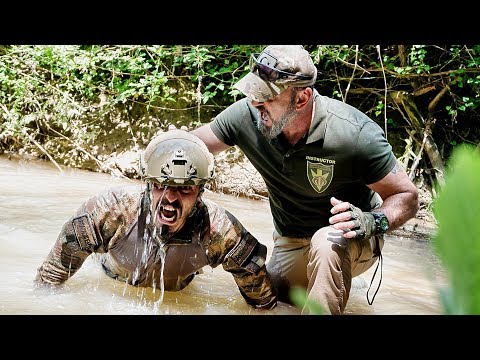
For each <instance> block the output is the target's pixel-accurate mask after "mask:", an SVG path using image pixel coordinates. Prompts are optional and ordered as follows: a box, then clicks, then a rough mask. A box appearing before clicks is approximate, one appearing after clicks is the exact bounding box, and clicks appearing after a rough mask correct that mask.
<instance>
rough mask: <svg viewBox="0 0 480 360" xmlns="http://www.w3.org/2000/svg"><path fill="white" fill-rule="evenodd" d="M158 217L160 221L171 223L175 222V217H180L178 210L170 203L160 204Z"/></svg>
mask: <svg viewBox="0 0 480 360" xmlns="http://www.w3.org/2000/svg"><path fill="white" fill-rule="evenodd" d="M158 217H159V219H160V221H161V222H162V223H164V224H167V225H172V224H173V223H175V221H176V220H177V218H179V217H180V214H179V210H178V209H176V208H175V207H173V206H172V205H162V206H160V211H159V213H158Z"/></svg>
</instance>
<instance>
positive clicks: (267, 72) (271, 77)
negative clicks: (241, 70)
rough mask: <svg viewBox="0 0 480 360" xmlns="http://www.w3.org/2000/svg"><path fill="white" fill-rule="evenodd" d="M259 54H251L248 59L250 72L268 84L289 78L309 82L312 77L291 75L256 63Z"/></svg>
mask: <svg viewBox="0 0 480 360" xmlns="http://www.w3.org/2000/svg"><path fill="white" fill-rule="evenodd" d="M259 55H260V54H252V55H251V57H250V63H249V66H250V71H251V72H252V73H255V72H256V73H257V74H258V76H259V77H260V79H262V80H264V81H268V82H275V81H277V80H279V79H282V78H287V77H291V78H294V79H303V80H311V79H312V78H313V76H310V75H303V74H293V73H290V72H287V71H283V70H280V69H276V68H274V67H271V66H269V65H266V64H263V63H260V62H258V56H259Z"/></svg>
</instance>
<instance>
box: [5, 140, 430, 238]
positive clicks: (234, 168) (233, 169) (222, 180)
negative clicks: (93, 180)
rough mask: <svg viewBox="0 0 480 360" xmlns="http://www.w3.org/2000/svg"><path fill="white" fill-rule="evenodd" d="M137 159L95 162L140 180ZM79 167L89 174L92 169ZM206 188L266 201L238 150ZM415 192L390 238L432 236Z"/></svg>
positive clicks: (425, 193)
mask: <svg viewBox="0 0 480 360" xmlns="http://www.w3.org/2000/svg"><path fill="white" fill-rule="evenodd" d="M5 155H7V156H8V157H9V158H21V159H25V160H29V159H36V157H35V156H32V155H31V154H28V153H25V152H23V153H20V154H17V153H8V154H5ZM138 159H139V153H138V152H135V151H132V150H128V151H124V152H119V153H112V154H110V155H109V156H103V157H101V161H99V162H98V165H99V170H98V172H104V173H110V174H111V175H113V176H115V177H125V178H131V179H139V176H138V170H137V169H138ZM45 161H48V160H45ZM61 167H63V166H61ZM79 168H81V169H83V170H89V171H92V169H91V168H82V167H79ZM207 188H208V189H209V190H211V191H212V192H215V193H223V194H228V195H233V196H238V197H246V198H250V199H255V200H259V201H268V193H267V188H266V185H265V182H264V181H263V179H262V177H261V176H260V174H259V173H258V172H257V170H256V169H255V168H254V167H253V165H252V164H251V162H250V161H249V160H248V159H247V158H246V157H245V156H244V155H243V153H242V152H241V151H240V150H239V149H238V148H237V147H233V148H230V149H228V150H227V151H223V152H221V153H219V154H217V155H215V176H214V178H213V180H212V181H211V182H210V183H209V184H207ZM418 189H419V204H420V207H419V211H418V212H417V215H416V216H415V218H413V219H410V220H409V221H407V222H406V223H405V224H404V225H403V226H402V227H400V228H399V229H396V230H394V231H393V232H392V234H393V235H396V236H403V237H411V238H418V239H425V238H430V237H431V236H433V234H434V233H435V231H436V227H437V224H436V220H435V217H434V215H433V212H432V211H431V206H432V201H433V199H432V194H431V192H430V190H429V189H428V188H426V187H424V186H423V187H419V188H418Z"/></svg>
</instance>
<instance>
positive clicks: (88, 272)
mask: <svg viewBox="0 0 480 360" xmlns="http://www.w3.org/2000/svg"><path fill="white" fill-rule="evenodd" d="M124 183H131V181H129V180H127V179H125V178H115V177H112V176H110V175H108V174H100V173H93V172H88V171H83V170H75V169H66V168H65V169H64V172H63V173H61V172H60V171H59V170H58V169H57V168H56V167H55V166H53V165H52V164H51V163H49V162H42V161H25V160H20V161H18V160H8V159H7V158H6V157H3V156H2V157H0V189H1V190H0V276H1V279H2V281H1V282H0V314H170V315H173V314H202V315H203V314H226V315H234V314H275V315H279V314H298V313H299V312H298V310H297V309H295V308H294V307H293V306H290V305H287V304H283V303H280V304H279V306H278V307H277V308H276V309H274V310H272V311H269V312H258V311H255V310H253V309H252V308H251V307H250V306H248V305H247V304H246V303H245V301H244V300H243V298H242V297H241V295H240V293H239V291H238V288H237V287H236V284H235V282H234V280H233V277H232V276H231V275H230V274H229V273H227V272H225V271H224V270H223V269H222V267H221V266H219V267H217V268H215V269H211V268H206V269H204V270H205V272H204V274H202V275H199V276H197V277H196V278H195V279H194V281H193V282H192V283H191V284H190V285H189V286H187V288H185V289H184V290H182V291H180V292H174V293H171V292H166V293H165V294H164V297H163V300H161V294H160V292H159V290H158V289H157V290H156V291H155V292H154V291H153V289H142V288H136V287H133V286H130V285H125V284H123V283H121V282H118V281H115V280H113V279H110V278H109V277H107V276H106V275H105V274H104V273H103V271H102V270H101V269H100V268H99V264H98V262H97V260H96V258H95V257H94V256H90V257H89V258H88V259H87V261H86V262H85V263H84V265H83V267H82V268H81V269H80V270H79V271H78V272H77V273H76V274H75V276H73V277H72V278H71V279H69V280H68V281H67V283H66V284H65V286H64V287H63V288H59V289H56V290H49V289H35V288H34V286H33V278H34V277H35V273H36V269H37V267H38V266H39V265H40V264H41V262H42V261H43V259H44V258H45V256H46V255H47V254H48V252H49V251H50V249H51V247H52V245H53V243H54V241H55V240H56V237H57V234H58V232H59V230H60V228H61V226H62V224H63V223H64V221H66V220H67V219H68V218H69V217H70V216H71V215H72V214H73V212H74V211H75V210H76V209H77V208H78V206H79V205H80V204H81V203H82V202H83V201H84V200H86V199H87V198H88V197H90V196H92V195H94V194H96V193H97V192H98V191H100V190H102V189H104V188H106V187H109V186H112V185H118V184H124ZM136 183H138V184H140V183H139V182H136ZM206 196H207V197H208V198H210V199H213V200H215V201H217V202H218V203H219V204H221V205H222V206H224V207H225V208H226V209H228V210H229V211H231V212H232V213H233V214H235V216H237V217H238V218H239V219H240V220H241V221H242V222H243V224H244V225H245V226H246V228H247V229H248V230H249V231H250V232H251V233H252V234H254V235H255V236H257V237H258V239H259V240H260V241H262V242H263V243H264V244H266V245H267V248H268V255H267V256H268V257H270V254H271V250H272V245H273V243H272V240H271V233H272V230H273V224H272V219H271V215H270V210H269V206H268V203H267V202H266V201H258V200H249V199H244V198H237V197H233V196H229V195H221V194H214V193H210V192H207V193H206ZM383 256H384V264H383V280H382V284H381V287H380V290H379V292H378V294H377V296H376V298H375V302H374V303H373V305H371V306H370V305H368V303H367V299H366V295H365V294H366V291H367V288H368V285H369V284H370V280H371V278H372V274H373V271H374V268H373V269H370V270H369V271H368V272H367V273H365V274H363V275H361V278H362V279H360V280H362V281H358V282H356V284H357V285H359V284H362V282H363V284H364V286H357V285H356V286H355V288H353V289H352V294H351V298H350V300H349V303H348V306H347V309H346V313H347V314H441V307H440V303H439V299H438V286H442V287H443V286H445V284H446V281H445V274H444V271H443V269H442V267H441V266H440V263H439V261H438V260H437V258H436V257H435V256H434V253H433V252H432V250H431V248H430V246H429V242H428V241H426V240H425V241H419V240H412V239H407V238H399V237H391V236H389V237H387V241H386V244H385V247H384V250H383ZM378 279H379V275H378V274H377V277H376V281H378ZM375 289H376V287H375V286H372V289H371V290H370V293H369V294H370V295H369V297H370V299H371V295H372V294H373V292H374V290H375Z"/></svg>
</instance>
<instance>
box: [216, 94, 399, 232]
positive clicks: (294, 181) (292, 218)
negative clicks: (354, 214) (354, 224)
mask: <svg viewBox="0 0 480 360" xmlns="http://www.w3.org/2000/svg"><path fill="white" fill-rule="evenodd" d="M314 96H315V116H314V118H313V120H312V124H311V126H310V130H309V132H308V134H306V135H305V136H304V137H303V138H302V139H301V140H300V141H299V142H298V143H297V144H295V146H293V147H292V146H290V145H289V144H288V142H287V141H286V140H285V139H284V138H283V134H281V135H279V136H278V137H277V138H276V139H274V140H272V141H271V142H270V141H268V140H267V139H266V138H265V137H264V136H263V135H262V134H261V133H260V131H258V129H257V126H256V121H257V120H258V119H259V112H258V111H257V110H256V109H255V107H253V106H252V105H251V101H250V100H249V99H248V98H244V99H242V100H239V101H237V102H235V103H234V104H232V105H230V106H229V107H228V108H227V109H225V110H224V111H222V112H221V113H220V114H218V115H217V116H216V117H215V119H214V121H213V122H212V123H211V129H212V131H213V132H214V133H215V135H216V136H217V137H218V138H219V139H220V140H221V141H223V142H224V143H225V144H228V145H232V146H233V145H237V146H238V147H239V148H240V149H241V150H242V151H243V152H244V153H245V156H247V158H248V159H249V160H250V161H251V162H252V164H253V165H254V166H255V168H256V169H257V170H258V172H259V173H260V174H261V175H262V177H263V179H264V181H265V184H266V186H267V189H268V196H269V200H270V209H271V212H272V216H273V222H274V226H275V228H276V230H277V231H278V232H279V233H280V234H281V235H282V236H292V237H307V236H308V237H310V236H312V235H313V234H314V233H315V232H316V231H317V230H318V229H319V228H321V227H323V226H327V225H329V223H328V218H329V217H331V216H332V214H331V213H330V209H331V208H332V206H331V204H330V198H331V197H332V196H334V197H336V198H337V199H339V200H342V201H349V202H350V203H352V204H353V205H355V206H358V207H360V208H361V209H363V210H364V211H369V210H371V209H372V208H373V207H375V206H377V205H378V204H377V203H376V199H375V198H376V197H375V196H374V192H373V191H372V190H370V189H369V188H368V187H367V186H366V184H371V183H374V182H376V181H379V180H380V179H382V178H383V177H384V176H385V175H387V174H388V172H389V171H391V170H392V168H393V167H394V166H395V163H396V158H395V156H394V154H393V153H392V147H391V145H390V144H389V143H388V142H387V140H386V139H385V135H384V132H383V130H382V128H381V127H380V126H379V125H378V124H377V123H375V122H374V121H373V120H371V119H370V118H369V117H368V116H366V115H365V114H363V113H362V112H361V111H359V110H357V109H356V108H354V107H352V106H350V105H348V104H345V103H343V102H341V101H338V100H335V99H331V98H328V97H325V96H321V95H319V94H318V92H317V91H316V90H315V92H314Z"/></svg>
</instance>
